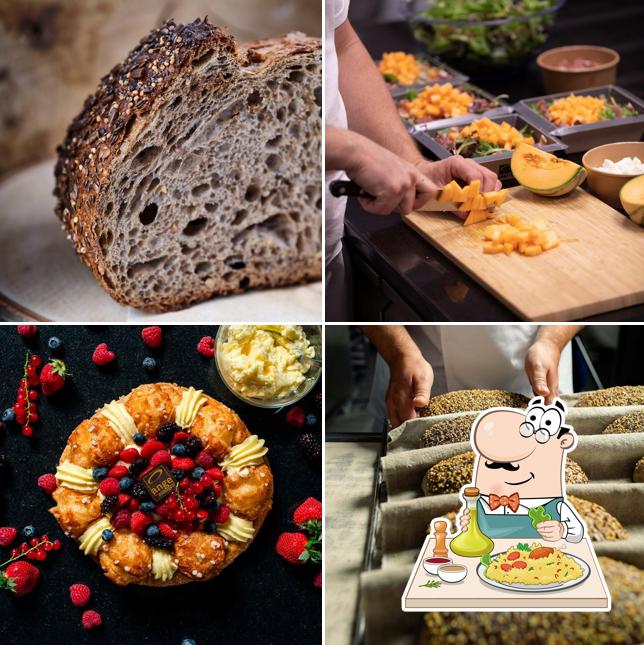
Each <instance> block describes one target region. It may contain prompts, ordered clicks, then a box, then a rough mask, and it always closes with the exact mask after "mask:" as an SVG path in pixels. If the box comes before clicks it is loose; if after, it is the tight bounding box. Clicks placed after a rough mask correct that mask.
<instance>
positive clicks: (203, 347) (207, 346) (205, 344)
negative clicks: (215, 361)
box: [197, 336, 215, 358]
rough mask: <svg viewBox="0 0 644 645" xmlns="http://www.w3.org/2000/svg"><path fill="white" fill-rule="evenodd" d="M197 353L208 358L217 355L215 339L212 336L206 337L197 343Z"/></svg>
mask: <svg viewBox="0 0 644 645" xmlns="http://www.w3.org/2000/svg"><path fill="white" fill-rule="evenodd" d="M197 351H198V352H199V353H200V354H201V355H202V356H205V357H206V358H212V357H213V356H214V355H215V339H214V338H212V337H211V336H204V337H203V338H202V339H201V340H200V341H199V342H198V343H197Z"/></svg>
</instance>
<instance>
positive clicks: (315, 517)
mask: <svg viewBox="0 0 644 645" xmlns="http://www.w3.org/2000/svg"><path fill="white" fill-rule="evenodd" d="M293 521H294V522H295V523H296V524H297V525H298V526H304V525H307V524H308V522H314V523H315V524H316V525H317V526H319V524H320V522H321V521H322V503H321V502H319V501H318V500H317V499H315V498H314V497H309V498H308V499H306V500H305V501H303V502H302V503H301V504H300V505H299V506H298V507H297V508H296V509H295V512H294V513H293Z"/></svg>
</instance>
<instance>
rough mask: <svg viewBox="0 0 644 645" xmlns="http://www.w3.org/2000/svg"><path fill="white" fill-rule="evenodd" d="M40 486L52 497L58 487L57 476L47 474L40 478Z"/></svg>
mask: <svg viewBox="0 0 644 645" xmlns="http://www.w3.org/2000/svg"><path fill="white" fill-rule="evenodd" d="M38 486H40V488H42V489H43V490H44V491H45V493H47V495H51V494H52V493H53V492H54V491H55V490H56V488H57V487H58V482H57V481H56V475H54V474H53V473H45V474H44V475H41V476H40V477H38Z"/></svg>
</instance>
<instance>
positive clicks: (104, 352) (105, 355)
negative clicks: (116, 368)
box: [92, 343, 116, 366]
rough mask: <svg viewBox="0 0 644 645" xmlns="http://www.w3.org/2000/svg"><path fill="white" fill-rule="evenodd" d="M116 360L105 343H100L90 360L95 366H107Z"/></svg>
mask: <svg viewBox="0 0 644 645" xmlns="http://www.w3.org/2000/svg"><path fill="white" fill-rule="evenodd" d="M115 358H116V354H115V353H114V352H113V351H111V350H110V348H109V347H108V346H107V343H101V344H100V345H98V346H97V347H96V349H95V350H94V353H93V354H92V360H93V361H94V364H95V365H99V366H101V365H107V364H108V363H111V362H112V361H113V360H114V359H115Z"/></svg>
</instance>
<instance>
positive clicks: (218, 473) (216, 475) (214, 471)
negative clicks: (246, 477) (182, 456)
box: [206, 466, 224, 481]
mask: <svg viewBox="0 0 644 645" xmlns="http://www.w3.org/2000/svg"><path fill="white" fill-rule="evenodd" d="M206 474H207V475H210V476H211V477H212V478H213V479H216V480H217V481H223V480H224V473H223V471H222V470H221V468H219V467H218V466H215V467H214V468H209V469H208V470H207V471H206Z"/></svg>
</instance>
